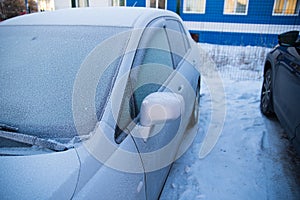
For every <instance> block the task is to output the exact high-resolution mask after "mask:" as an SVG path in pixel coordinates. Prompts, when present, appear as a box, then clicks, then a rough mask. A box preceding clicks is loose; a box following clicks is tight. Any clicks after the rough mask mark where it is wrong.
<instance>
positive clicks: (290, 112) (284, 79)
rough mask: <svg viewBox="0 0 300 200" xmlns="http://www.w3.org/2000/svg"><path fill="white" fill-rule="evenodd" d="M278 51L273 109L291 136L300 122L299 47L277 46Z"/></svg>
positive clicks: (293, 135)
mask: <svg viewBox="0 0 300 200" xmlns="http://www.w3.org/2000/svg"><path fill="white" fill-rule="evenodd" d="M279 51H280V53H279V55H278V57H277V60H276V68H275V79H274V109H275V112H276V114H277V116H278V118H279V120H280V122H281V123H282V124H283V126H284V127H285V128H286V129H287V131H288V134H289V136H290V138H293V137H295V134H296V127H297V126H298V125H299V124H300V105H299V100H300V49H299V47H279Z"/></svg>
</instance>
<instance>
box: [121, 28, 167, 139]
mask: <svg viewBox="0 0 300 200" xmlns="http://www.w3.org/2000/svg"><path fill="white" fill-rule="evenodd" d="M172 72H173V59H172V55H171V52H170V47H169V41H168V37H167V33H166V29H165V28H164V27H163V26H161V27H157V26H155V27H154V28H152V27H151V25H150V27H149V28H147V29H146V30H145V31H144V33H143V35H142V38H141V40H140V43H139V46H138V49H137V51H136V53H135V57H134V61H133V65H132V68H131V71H130V75H129V80H128V82H127V85H126V89H125V91H124V96H123V99H122V104H121V109H120V112H119V116H118V120H117V126H116V130H115V140H116V142H117V143H120V142H122V140H123V139H124V138H125V137H126V136H127V133H126V132H128V131H130V129H131V128H130V127H129V126H130V124H131V122H132V121H134V120H135V118H136V117H137V116H138V114H139V112H140V106H141V104H142V101H143V100H144V98H145V97H146V96H148V95H149V94H151V93H153V92H156V91H158V90H159V89H160V88H163V86H162V85H163V84H164V83H165V82H166V80H167V79H168V77H169V76H170V74H171V73H172ZM127 130H128V131H127Z"/></svg>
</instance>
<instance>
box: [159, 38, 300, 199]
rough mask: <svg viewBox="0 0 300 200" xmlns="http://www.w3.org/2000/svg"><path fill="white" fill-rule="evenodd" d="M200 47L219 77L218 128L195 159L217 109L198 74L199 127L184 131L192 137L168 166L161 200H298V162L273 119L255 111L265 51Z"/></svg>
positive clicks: (256, 109) (299, 180)
mask: <svg viewBox="0 0 300 200" xmlns="http://www.w3.org/2000/svg"><path fill="white" fill-rule="evenodd" d="M200 46H201V48H202V49H204V50H205V52H206V53H207V54H208V55H209V57H210V58H211V59H212V60H213V61H214V63H215V66H214V67H215V68H216V69H217V71H218V72H219V73H220V75H221V77H222V78H221V79H222V83H223V86H224V92H225V103H224V105H225V110H226V115H225V120H224V124H223V127H222V131H221V134H220V138H219V140H218V141H217V143H216V145H215V146H214V148H213V150H212V151H211V152H210V153H209V154H207V156H205V157H204V158H200V157H199V151H200V147H201V146H202V143H203V140H204V138H205V136H206V134H207V131H208V127H209V125H210V123H212V122H211V117H212V113H213V112H215V110H214V109H218V108H213V107H212V106H211V105H212V102H213V101H214V100H213V99H212V98H211V94H210V91H211V90H210V89H209V86H208V84H207V83H206V81H205V75H207V73H204V74H202V75H203V79H202V88H201V91H200V93H201V99H200V116H199V125H198V127H193V128H192V129H191V130H189V131H190V132H193V131H197V135H196V137H195V139H194V142H193V143H192V145H191V146H190V148H189V149H188V150H187V151H186V152H185V154H184V155H183V156H182V157H180V158H179V159H178V160H177V161H176V162H175V163H174V164H173V167H172V169H171V172H170V175H169V177H168V179H167V181H166V184H165V188H164V190H163V192H162V195H161V199H183V200H184V199H188V200H190V199H208V200H219V199H222V200H227V199H228V200H233V199H243V200H244V199H295V200H296V199H300V159H299V157H298V156H297V155H296V154H295V151H294V149H293V147H292V146H291V145H290V143H289V141H288V139H287V135H286V133H285V131H284V130H283V129H282V128H281V126H280V124H279V122H278V121H277V119H268V118H266V117H264V116H263V115H262V114H261V113H260V110H259V103H260V89H261V85H262V67H263V63H264V58H265V56H266V54H267V52H268V51H269V50H270V49H267V48H263V47H250V46H249V47H230V46H218V45H210V44H200ZM204 57H205V56H204ZM186 134H189V133H186Z"/></svg>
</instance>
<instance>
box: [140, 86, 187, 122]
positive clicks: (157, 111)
mask: <svg viewBox="0 0 300 200" xmlns="http://www.w3.org/2000/svg"><path fill="white" fill-rule="evenodd" d="M183 112H184V99H183V97H182V96H181V95H179V94H175V93H171V92H155V93H152V94H150V95H148V96H147V97H146V98H145V99H144V100H143V102H142V105H141V112H140V114H141V115H140V124H141V125H142V126H145V127H151V126H152V125H155V124H159V123H164V122H165V121H168V120H175V119H177V118H178V117H180V116H181V114H182V113H183Z"/></svg>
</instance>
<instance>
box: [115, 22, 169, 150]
mask: <svg viewBox="0 0 300 200" xmlns="http://www.w3.org/2000/svg"><path fill="white" fill-rule="evenodd" d="M165 20H166V19H165V17H159V18H157V19H155V20H153V21H152V22H150V23H149V24H148V25H147V26H146V27H145V29H144V31H145V30H146V29H147V28H151V27H154V28H158V26H161V25H162V24H164V22H165ZM161 27H162V28H164V29H165V27H163V26H161ZM164 33H165V35H166V39H167V40H168V35H167V32H166V30H164ZM143 36H144V33H142V36H141V37H140V38H139V44H138V49H139V47H140V45H141V44H142V41H143ZM147 42H149V41H147ZM167 42H168V47H169V50H170V57H171V62H172V68H173V70H174V63H173V57H172V55H171V47H170V44H169V41H167ZM138 49H136V51H135V53H134V57H133V60H132V63H131V64H132V65H131V68H130V70H132V69H134V68H135V67H136V65H135V61H136V59H137V57H138V56H137V55H138ZM142 50H143V49H142ZM138 62H140V61H138ZM137 66H138V65H137ZM169 79H170V76H169V77H168V78H167V80H165V82H166V81H169ZM126 89H128V90H130V94H131V97H130V100H129V102H130V106H129V107H130V109H132V110H130V113H129V114H130V115H131V114H133V115H134V116H130V117H131V118H132V117H133V118H132V119H131V121H130V122H129V123H126V124H127V125H125V127H126V128H123V129H124V130H122V129H120V127H119V123H120V122H119V120H120V119H121V115H122V114H121V112H123V109H124V107H123V105H124V103H125V102H126V100H125V98H127V97H128V96H126V95H127V93H126ZM161 90H162V86H161V87H160V88H159V89H158V91H161ZM134 95H135V94H134V85H133V83H132V74H131V72H130V73H129V75H128V78H127V83H126V86H125V90H124V92H123V94H122V102H121V106H120V110H119V113H118V117H117V121H116V124H115V131H114V139H115V142H116V143H117V144H120V143H122V142H123V140H124V139H125V138H126V137H127V135H128V133H129V132H130V131H131V130H132V129H133V128H134V127H135V126H136V125H137V124H138V122H139V118H140V110H139V109H138V108H137V102H136V98H135V96H134Z"/></svg>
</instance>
